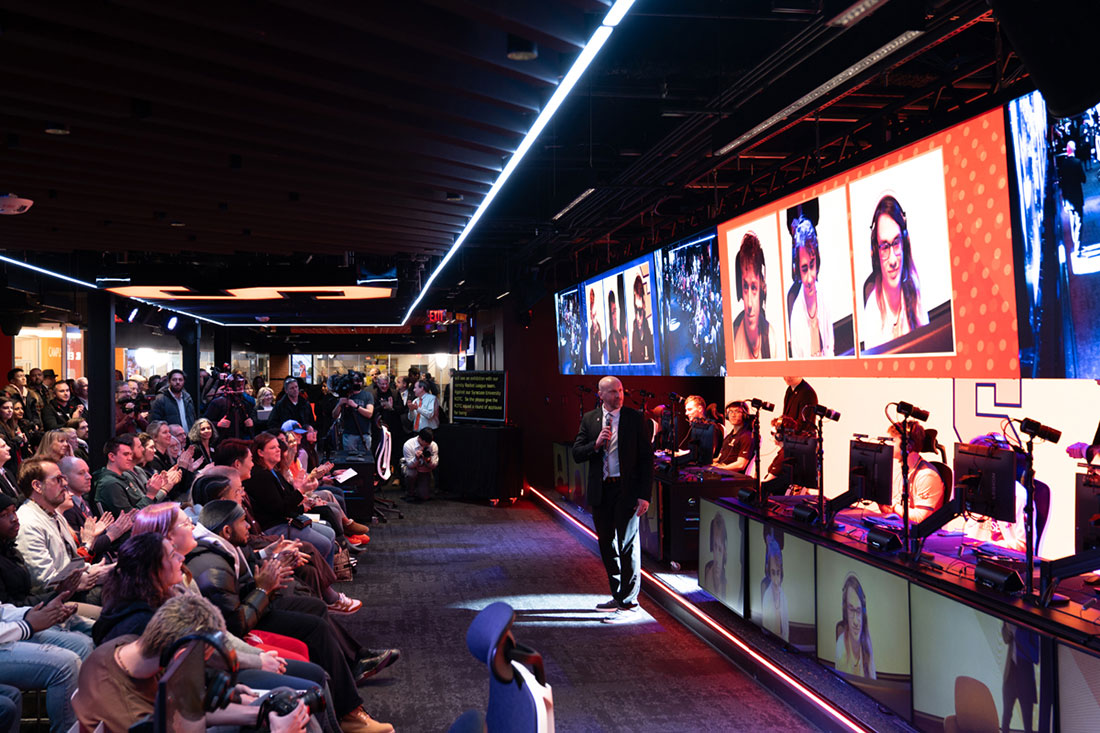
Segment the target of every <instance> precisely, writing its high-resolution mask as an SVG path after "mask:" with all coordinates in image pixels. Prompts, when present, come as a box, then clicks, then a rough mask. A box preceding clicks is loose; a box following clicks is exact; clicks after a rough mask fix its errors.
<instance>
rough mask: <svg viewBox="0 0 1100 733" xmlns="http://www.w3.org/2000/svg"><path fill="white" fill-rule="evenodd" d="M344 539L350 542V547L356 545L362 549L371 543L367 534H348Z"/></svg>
mask: <svg viewBox="0 0 1100 733" xmlns="http://www.w3.org/2000/svg"><path fill="white" fill-rule="evenodd" d="M344 539H346V540H347V541H348V544H349V545H355V546H356V547H362V546H363V545H365V544H367V543H369V542H370V537H369V536H367V535H365V534H346V535H344Z"/></svg>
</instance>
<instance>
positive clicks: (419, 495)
mask: <svg viewBox="0 0 1100 733" xmlns="http://www.w3.org/2000/svg"><path fill="white" fill-rule="evenodd" d="M401 451H402V453H403V454H404V459H403V460H402V464H403V466H404V471H405V490H406V492H407V493H408V495H409V497H410V498H412V499H414V500H415V501H424V500H425V499H427V498H428V494H429V492H430V491H431V477H432V471H434V470H435V468H436V466H438V465H439V446H438V445H436V443H435V434H434V433H433V432H432V429H431V428H421V430H420V432H418V433H417V434H416V435H414V436H413V437H411V438H409V439H408V440H407V441H405V445H404V446H403V447H402V449H401Z"/></svg>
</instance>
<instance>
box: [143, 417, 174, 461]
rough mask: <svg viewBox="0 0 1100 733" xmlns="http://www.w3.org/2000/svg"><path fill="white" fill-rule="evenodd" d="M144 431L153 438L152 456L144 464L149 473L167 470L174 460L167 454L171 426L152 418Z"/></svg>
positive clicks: (170, 437)
mask: <svg viewBox="0 0 1100 733" xmlns="http://www.w3.org/2000/svg"><path fill="white" fill-rule="evenodd" d="M146 432H147V433H149V437H150V438H152V439H153V457H152V459H150V460H149V461H147V462H146V464H145V465H146V466H147V467H148V469H149V473H150V474H153V473H156V472H157V471H167V470H168V469H170V468H171V467H172V466H174V465H175V461H173V460H172V459H171V458H170V457H169V455H168V448H169V446H170V445H171V443H172V430H171V428H169V427H168V423H166V422H159V421H157V420H154V421H152V422H150V423H149V428H148V429H147V430H146Z"/></svg>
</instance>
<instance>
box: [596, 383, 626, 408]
mask: <svg viewBox="0 0 1100 733" xmlns="http://www.w3.org/2000/svg"><path fill="white" fill-rule="evenodd" d="M598 392H599V395H600V400H602V401H603V406H604V407H606V408H607V409H608V410H617V409H619V408H620V407H622V406H623V383H622V382H620V381H619V378H618V377H604V378H603V379H601V380H600V387H599V390H598Z"/></svg>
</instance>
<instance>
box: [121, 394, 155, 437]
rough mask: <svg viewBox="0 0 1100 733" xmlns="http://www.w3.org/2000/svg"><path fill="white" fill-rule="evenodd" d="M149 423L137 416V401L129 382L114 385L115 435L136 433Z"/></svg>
mask: <svg viewBox="0 0 1100 733" xmlns="http://www.w3.org/2000/svg"><path fill="white" fill-rule="evenodd" d="M148 424H149V423H148V422H146V420H145V418H143V417H141V416H140V415H138V414H137V400H136V399H135V397H134V392H133V389H132V388H131V387H130V384H129V382H123V381H119V382H116V383H115V435H125V434H126V433H137V432H140V431H142V430H144V429H145V426H146V425H148Z"/></svg>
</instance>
